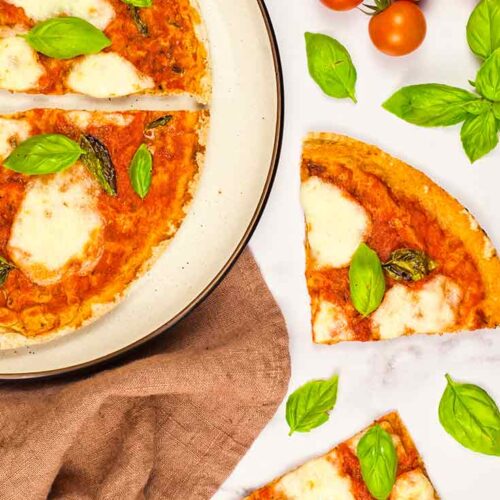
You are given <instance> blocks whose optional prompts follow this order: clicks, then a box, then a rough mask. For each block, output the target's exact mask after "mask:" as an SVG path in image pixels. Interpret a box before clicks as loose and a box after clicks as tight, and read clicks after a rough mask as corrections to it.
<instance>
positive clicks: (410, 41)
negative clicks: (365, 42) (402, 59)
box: [369, 0, 427, 56]
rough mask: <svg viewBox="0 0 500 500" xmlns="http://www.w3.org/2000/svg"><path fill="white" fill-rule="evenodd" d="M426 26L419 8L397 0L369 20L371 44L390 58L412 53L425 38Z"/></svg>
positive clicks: (402, 0) (405, 0)
mask: <svg viewBox="0 0 500 500" xmlns="http://www.w3.org/2000/svg"><path fill="white" fill-rule="evenodd" d="M426 31H427V24H426V22H425V17H424V14H423V12H422V10H421V9H420V7H419V6H418V5H417V4H415V3H413V2H410V1H408V0H398V1H397V2H394V3H393V4H392V5H390V6H389V7H388V8H387V9H385V10H383V11H382V12H381V13H380V14H376V15H375V16H373V17H372V18H371V20H370V24H369V32H370V38H371V39H372V42H373V44H374V45H375V47H377V49H379V50H380V51H382V52H384V53H386V54H388V55H390V56H404V55H406V54H409V53H410V52H413V51H414V50H415V49H416V48H417V47H418V46H419V45H420V44H421V43H422V42H423V41H424V38H425V33H426Z"/></svg>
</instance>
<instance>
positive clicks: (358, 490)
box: [247, 412, 439, 500]
mask: <svg viewBox="0 0 500 500" xmlns="http://www.w3.org/2000/svg"><path fill="white" fill-rule="evenodd" d="M375 424H378V425H380V427H382V429H384V430H385V431H386V432H388V433H389V434H390V436H391V437H392V441H393V444H394V447H395V449H396V454H397V459H398V460H397V462H398V464H397V472H396V481H395V483H394V486H393V488H392V491H391V494H390V497H389V500H437V499H438V498H439V497H438V495H437V493H436V491H435V490H434V487H433V485H432V483H431V481H430V480H429V477H428V476H427V473H426V470H425V466H424V464H423V462H422V459H421V458H420V455H419V453H418V451H417V449H416V447H415V445H414V443H413V441H412V439H411V437H410V435H409V433H408V431H407V430H406V428H405V426H404V424H403V422H402V421H401V419H400V418H399V415H398V414H397V413H395V412H393V413H389V414H387V415H385V416H384V417H382V418H380V419H379V420H377V421H376V422H374V423H373V424H372V425H375ZM371 427H372V426H370V427H368V428H366V429H365V430H363V431H362V432H360V433H358V434H356V435H355V436H354V437H352V438H351V439H348V440H347V441H345V442H343V443H341V444H339V445H338V446H337V447H335V448H334V449H333V450H331V451H330V452H328V453H327V454H326V455H324V456H322V457H319V458H315V459H312V460H310V461H309V462H306V463H305V464H304V465H302V466H300V467H298V468H297V469H295V470H293V471H291V472H289V473H288V474H285V475H284V476H281V477H279V478H278V479H276V480H274V481H273V482H271V483H270V484H268V485H267V486H264V487H263V488H260V489H258V490H257V491H255V492H253V493H252V494H250V495H249V496H248V497H247V500H296V499H297V500H298V499H300V500H323V499H325V500H326V499H335V500H370V499H373V498H374V497H373V496H372V495H371V494H370V492H369V491H368V488H367V486H366V485H365V482H364V481H363V477H362V474H361V467H360V463H359V460H358V458H357V446H358V443H359V441H360V440H361V438H362V437H363V436H364V435H365V434H366V432H367V431H368V430H369V429H370V428H371Z"/></svg>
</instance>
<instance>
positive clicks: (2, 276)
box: [0, 256, 16, 286]
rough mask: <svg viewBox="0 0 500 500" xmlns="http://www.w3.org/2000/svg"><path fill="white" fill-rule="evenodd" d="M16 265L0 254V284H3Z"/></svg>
mask: <svg viewBox="0 0 500 500" xmlns="http://www.w3.org/2000/svg"><path fill="white" fill-rule="evenodd" d="M15 268H16V266H15V265H14V264H11V263H10V262H9V261H7V260H6V259H4V258H3V257H1V256H0V286H3V285H4V284H5V282H6V281H7V278H8V277H9V273H10V272H11V271H12V269H15Z"/></svg>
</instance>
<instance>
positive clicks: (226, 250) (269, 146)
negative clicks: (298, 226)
mask: <svg viewBox="0 0 500 500" xmlns="http://www.w3.org/2000/svg"><path fill="white" fill-rule="evenodd" d="M199 3H200V8H201V11H202V14H203V17H204V19H205V22H206V25H207V29H208V37H209V43H210V51H211V59H212V66H213V89H214V90H213V100H212V104H211V129H210V135H209V141H208V150H207V157H206V163H205V167H204V171H203V175H202V177H201V180H200V186H199V189H198V192H197V195H196V197H195V200H194V202H193V204H192V206H191V210H190V212H189V214H188V216H187V217H186V220H185V221H184V223H183V225H182V227H181V229H180V230H179V232H178V234H177V235H176V237H175V238H174V240H173V242H172V244H171V245H170V247H169V248H168V250H167V252H166V253H165V254H164V255H163V256H162V257H161V259H160V260H159V261H158V262H157V263H156V264H155V266H154V267H153V269H152V270H151V271H150V272H149V273H148V274H147V275H146V276H144V277H143V278H142V279H140V280H139V281H138V282H136V283H135V284H134V285H133V286H132V288H131V290H130V292H129V294H128V297H127V298H126V299H125V300H124V301H123V302H122V303H121V304H120V305H119V306H118V307H117V308H115V309H114V310H113V311H112V312H111V313H110V314H108V315H107V316H105V317H104V318H103V319H101V320H99V321H97V322H96V323H94V324H93V325H90V326H89V327H87V328H83V329H81V330H79V331H77V332H75V333H73V334H70V335H68V336H67V337H64V338H61V339H60V340H56V341H54V342H51V343H48V344H45V345H40V346H35V347H30V348H20V349H17V350H15V351H14V350H13V351H4V352H1V353H0V378H34V377H42V376H47V375H55V374H61V373H67V372H69V371H73V370H77V369H81V368H85V367H88V366H92V365H95V364H97V363H99V362H102V361H105V360H108V359H110V358H112V357H114V356H117V355H119V354H121V353H123V352H124V351H127V350H129V349H131V348H133V347H135V346H137V345H139V344H141V343H142V342H144V341H146V340H147V339H149V338H151V337H153V336H154V335H157V334H158V333H161V332H163V331H164V330H166V329H167V328H168V327H170V326H172V325H173V324H174V323H175V322H176V321H178V320H179V319H180V318H181V317H183V316H184V315H185V314H187V313H188V312H189V311H190V310H192V309H193V308H194V307H195V306H196V305H197V304H199V303H200V302H201V301H202V300H203V299H204V298H205V297H206V296H207V295H208V294H209V293H210V291H212V290H213V289H214V288H215V286H216V285H217V284H218V282H219V281H220V279H221V278H222V276H223V275H224V274H225V272H226V271H227V270H228V268H229V267H230V266H231V264H232V263H233V262H234V260H235V259H236V258H237V256H238V255H239V253H240V252H241V250H242V249H243V247H244V246H245V244H246V242H247V241H248V238H249V237H250V234H251V232H252V230H253V228H254V227H255V224H256V223H257V220H258V218H259V216H260V213H261V212H262V209H263V207H264V204H265V201H266V199H267V194H268V192H269V189H270V187H271V184H272V180H273V177H274V173H275V169H276V165H277V159H278V155H279V149H280V144H281V130H282V113H283V109H282V102H283V99H282V98H283V96H282V79H281V70H280V65H279V57H278V52H277V48H276V43H275V40H274V35H273V32H272V27H271V25H270V22H269V18H268V16H267V13H266V10H265V7H264V5H263V3H261V0H238V1H237V2H235V1H234V0H200V2H199ZM186 105H188V106H189V105H190V106H192V103H190V102H186V100H185V99H158V98H147V97H133V98H129V99H120V100H118V101H113V102H112V103H111V102H110V101H103V102H101V103H98V104H96V102H95V101H89V100H87V99H85V98H80V97H76V96H63V97H58V98H53V97H42V96H36V97H33V96H19V95H8V94H6V93H2V94H1V95H0V113H10V112H14V111H19V110H22V109H26V108H30V107H58V108H68V109H72V108H75V109H173V108H174V109H175V108H178V107H185V106H186Z"/></svg>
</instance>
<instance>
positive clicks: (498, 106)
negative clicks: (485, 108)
mask: <svg viewBox="0 0 500 500" xmlns="http://www.w3.org/2000/svg"><path fill="white" fill-rule="evenodd" d="M491 109H492V110H493V114H494V115H495V118H496V119H497V120H500V102H494V103H493V105H492V106H491Z"/></svg>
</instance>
